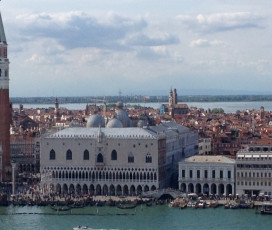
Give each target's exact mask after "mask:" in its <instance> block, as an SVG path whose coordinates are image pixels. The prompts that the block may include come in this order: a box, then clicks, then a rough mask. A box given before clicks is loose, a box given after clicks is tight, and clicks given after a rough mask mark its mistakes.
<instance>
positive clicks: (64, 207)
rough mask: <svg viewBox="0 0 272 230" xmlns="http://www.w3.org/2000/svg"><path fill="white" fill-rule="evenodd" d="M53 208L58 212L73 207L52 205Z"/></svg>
mask: <svg viewBox="0 0 272 230" xmlns="http://www.w3.org/2000/svg"><path fill="white" fill-rule="evenodd" d="M51 208H52V209H53V210H55V211H57V212H60V211H69V210H70V209H71V208H70V207H68V206H56V205H54V206H51Z"/></svg>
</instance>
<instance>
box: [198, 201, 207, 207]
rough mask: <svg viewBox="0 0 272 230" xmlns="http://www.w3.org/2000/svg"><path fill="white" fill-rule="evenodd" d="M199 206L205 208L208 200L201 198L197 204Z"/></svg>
mask: <svg viewBox="0 0 272 230" xmlns="http://www.w3.org/2000/svg"><path fill="white" fill-rule="evenodd" d="M197 207H198V208H205V207H206V202H205V201H204V200H200V201H199V202H198V204H197Z"/></svg>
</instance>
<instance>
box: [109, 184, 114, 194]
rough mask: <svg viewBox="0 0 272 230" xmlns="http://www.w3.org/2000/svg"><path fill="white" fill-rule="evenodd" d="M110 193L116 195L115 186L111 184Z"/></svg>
mask: <svg viewBox="0 0 272 230" xmlns="http://www.w3.org/2000/svg"><path fill="white" fill-rule="evenodd" d="M110 195H111V196H115V188H114V185H111V186H110Z"/></svg>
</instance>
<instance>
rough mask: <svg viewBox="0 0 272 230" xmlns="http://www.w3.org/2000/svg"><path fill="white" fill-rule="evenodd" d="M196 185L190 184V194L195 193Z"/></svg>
mask: <svg viewBox="0 0 272 230" xmlns="http://www.w3.org/2000/svg"><path fill="white" fill-rule="evenodd" d="M194 191H195V190H194V185H193V184H192V183H190V184H189V185H188V192H189V193H194Z"/></svg>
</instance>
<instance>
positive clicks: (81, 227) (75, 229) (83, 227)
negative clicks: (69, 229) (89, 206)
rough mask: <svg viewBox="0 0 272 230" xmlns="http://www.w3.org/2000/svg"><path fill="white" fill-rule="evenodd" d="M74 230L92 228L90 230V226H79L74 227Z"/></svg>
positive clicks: (88, 229)
mask: <svg viewBox="0 0 272 230" xmlns="http://www.w3.org/2000/svg"><path fill="white" fill-rule="evenodd" d="M73 230H92V228H88V226H77V227H74V228H73Z"/></svg>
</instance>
